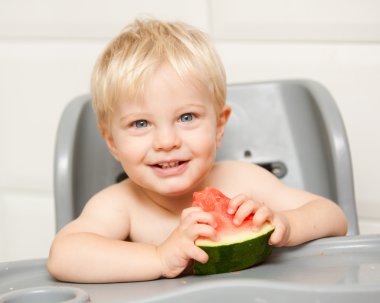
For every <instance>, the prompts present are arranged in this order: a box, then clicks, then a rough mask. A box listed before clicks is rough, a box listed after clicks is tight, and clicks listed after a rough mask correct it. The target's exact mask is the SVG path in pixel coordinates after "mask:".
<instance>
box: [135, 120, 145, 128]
mask: <svg viewBox="0 0 380 303" xmlns="http://www.w3.org/2000/svg"><path fill="white" fill-rule="evenodd" d="M133 126H134V127H136V128H143V127H147V126H148V121H146V120H137V121H135V122H133Z"/></svg>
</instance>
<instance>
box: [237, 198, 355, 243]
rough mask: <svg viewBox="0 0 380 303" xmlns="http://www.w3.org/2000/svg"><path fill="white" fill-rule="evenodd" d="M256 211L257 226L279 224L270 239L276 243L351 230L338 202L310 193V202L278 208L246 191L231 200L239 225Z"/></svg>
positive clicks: (315, 237)
mask: <svg viewBox="0 0 380 303" xmlns="http://www.w3.org/2000/svg"><path fill="white" fill-rule="evenodd" d="M252 212H253V213H255V214H254V216H253V224H254V226H256V227H257V228H259V227H260V226H261V225H262V224H264V222H270V223H272V224H273V225H274V226H275V231H274V232H273V234H272V236H271V238H270V240H269V243H270V244H271V245H275V246H293V245H297V244H301V243H304V242H307V241H310V240H313V239H318V238H323V237H328V236H342V235H345V234H346V232H347V223H346V219H345V216H344V214H343V212H342V210H341V209H340V208H339V207H338V206H337V205H336V204H335V203H333V202H331V201H329V200H327V199H324V198H322V197H318V196H314V197H311V196H310V200H309V201H308V202H306V203H305V204H303V205H301V206H299V207H297V208H294V209H288V210H282V211H277V212H276V211H274V210H272V209H271V208H270V207H268V206H266V205H264V204H262V203H261V202H257V201H253V200H251V199H248V198H247V197H245V196H243V195H239V196H237V197H235V198H234V199H232V200H231V213H235V219H236V224H237V225H239V224H240V223H241V222H242V220H244V218H245V217H247V215H249V214H251V213H252Z"/></svg>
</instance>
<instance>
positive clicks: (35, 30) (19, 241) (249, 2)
mask: <svg viewBox="0 0 380 303" xmlns="http://www.w3.org/2000/svg"><path fill="white" fill-rule="evenodd" d="M138 16H153V17H158V18H164V19H171V20H182V21H185V22H188V23H191V24H193V25H195V26H197V27H199V28H201V29H203V30H205V31H207V32H208V33H210V34H211V35H212V37H213V38H214V39H215V42H216V45H217V48H218V50H219V52H220V55H221V57H222V59H223V61H224V62H225V66H226V70H227V74H228V80H229V82H241V81H261V80H269V79H280V78H311V79H315V80H317V81H319V82H321V83H323V84H324V85H326V86H327V87H328V89H329V90H330V91H331V92H332V94H333V95H334V96H335V98H336V100H337V103H338V106H339V108H340V110H341V112H342V115H343V119H344V121H345V124H346V128H347V131H348V137H349V140H350V144H351V151H352V158H353V166H354V176H355V190H356V196H357V205H358V210H359V216H360V218H359V219H360V227H361V231H362V233H380V186H378V184H377V183H378V180H379V178H378V172H379V171H380V161H379V160H378V158H377V157H378V155H380V139H379V138H380V121H379V119H378V113H379V112H380V102H379V101H380V86H379V83H380V18H379V16H380V1H377V0H309V1H307V2H305V1H302V0H287V1H284V0H267V1H257V0H215V1H212V0H196V1H195V0H181V1H177V0H160V1H156V0H143V1H133V0H129V1H128V0H108V1H105V0H95V1H94V0H92V1H91V0H55V1H49V0H29V1H22V0H0V172H1V174H0V262H1V261H7V260H18V259H25V258H36V257H46V255H47V253H48V247H49V244H50V241H51V239H52V238H53V236H54V204H53V188H52V184H53V182H52V164H53V163H52V162H53V151H54V140H55V131H56V129H57V124H58V119H59V116H60V114H61V113H62V110H63V108H64V106H65V105H66V104H67V102H68V101H69V100H70V99H71V98H73V97H74V96H77V95H79V94H82V93H86V92H88V87H89V77H90V73H91V69H92V65H93V63H94V61H95V58H96V56H97V55H98V53H99V52H100V50H101V49H102V47H104V45H105V43H106V42H107V41H108V40H109V39H110V38H111V37H112V36H113V35H114V34H115V33H117V32H118V31H119V30H120V29H121V28H122V27H123V26H124V25H125V24H126V23H128V22H129V21H131V20H132V19H134V18H136V17H138Z"/></svg>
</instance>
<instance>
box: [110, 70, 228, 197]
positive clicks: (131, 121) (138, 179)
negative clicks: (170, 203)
mask: <svg viewBox="0 0 380 303" xmlns="http://www.w3.org/2000/svg"><path fill="white" fill-rule="evenodd" d="M144 94H145V95H144V100H143V101H142V100H126V98H123V97H122V99H121V102H119V105H118V107H117V108H116V110H115V114H114V115H113V117H112V128H111V133H110V134H108V135H107V134H106V135H105V138H106V141H107V144H108V146H109V148H110V150H111V152H112V154H113V155H114V156H115V158H116V159H118V160H119V161H120V162H121V164H122V166H123V168H124V170H125V171H126V172H127V174H128V176H129V177H130V178H131V180H133V181H134V182H135V183H137V184H138V185H140V186H142V187H143V188H145V189H148V190H151V191H154V192H158V193H160V194H162V195H180V194H184V193H186V192H188V191H192V190H194V188H195V187H196V186H197V185H198V184H199V183H200V182H201V181H202V180H204V177H205V176H207V174H208V172H209V171H210V169H211V167H212V166H213V163H214V160H215V153H216V149H217V147H218V146H219V144H220V141H221V138H222V135H223V130H224V126H225V123H226V121H227V119H228V116H229V113H230V109H229V107H227V106H226V107H225V108H224V109H223V111H222V113H220V114H217V112H216V110H215V107H214V104H213V102H212V101H211V100H210V97H209V94H208V93H207V91H205V90H202V89H199V88H197V87H196V86H195V85H194V84H193V83H192V82H191V81H189V80H187V81H186V80H181V79H180V78H179V76H178V75H177V74H176V72H175V71H174V70H173V68H172V67H171V66H169V65H166V64H165V65H162V66H161V67H160V68H159V69H158V70H157V71H156V72H155V73H154V75H153V76H152V78H151V80H150V81H148V83H147V85H146V87H145V89H144Z"/></svg>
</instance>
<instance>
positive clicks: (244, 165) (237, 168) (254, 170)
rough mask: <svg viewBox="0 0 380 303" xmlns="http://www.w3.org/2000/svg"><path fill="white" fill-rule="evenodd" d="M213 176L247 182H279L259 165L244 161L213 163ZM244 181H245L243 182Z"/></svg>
mask: <svg viewBox="0 0 380 303" xmlns="http://www.w3.org/2000/svg"><path fill="white" fill-rule="evenodd" d="M212 174H213V176H214V177H215V178H216V179H218V178H219V177H220V178H221V179H222V180H224V179H228V180H229V181H230V180H231V179H232V178H233V179H234V180H238V181H239V182H241V181H247V182H250V183H251V182H255V183H257V182H259V183H264V182H270V183H275V184H279V182H278V180H277V178H276V177H275V176H273V175H272V174H271V173H270V172H268V171H267V170H265V169H264V168H262V167H261V166H259V165H256V164H254V163H250V162H244V161H234V160H226V161H220V162H217V163H215V166H214V168H213V171H212ZM244 183H245V182H244Z"/></svg>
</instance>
